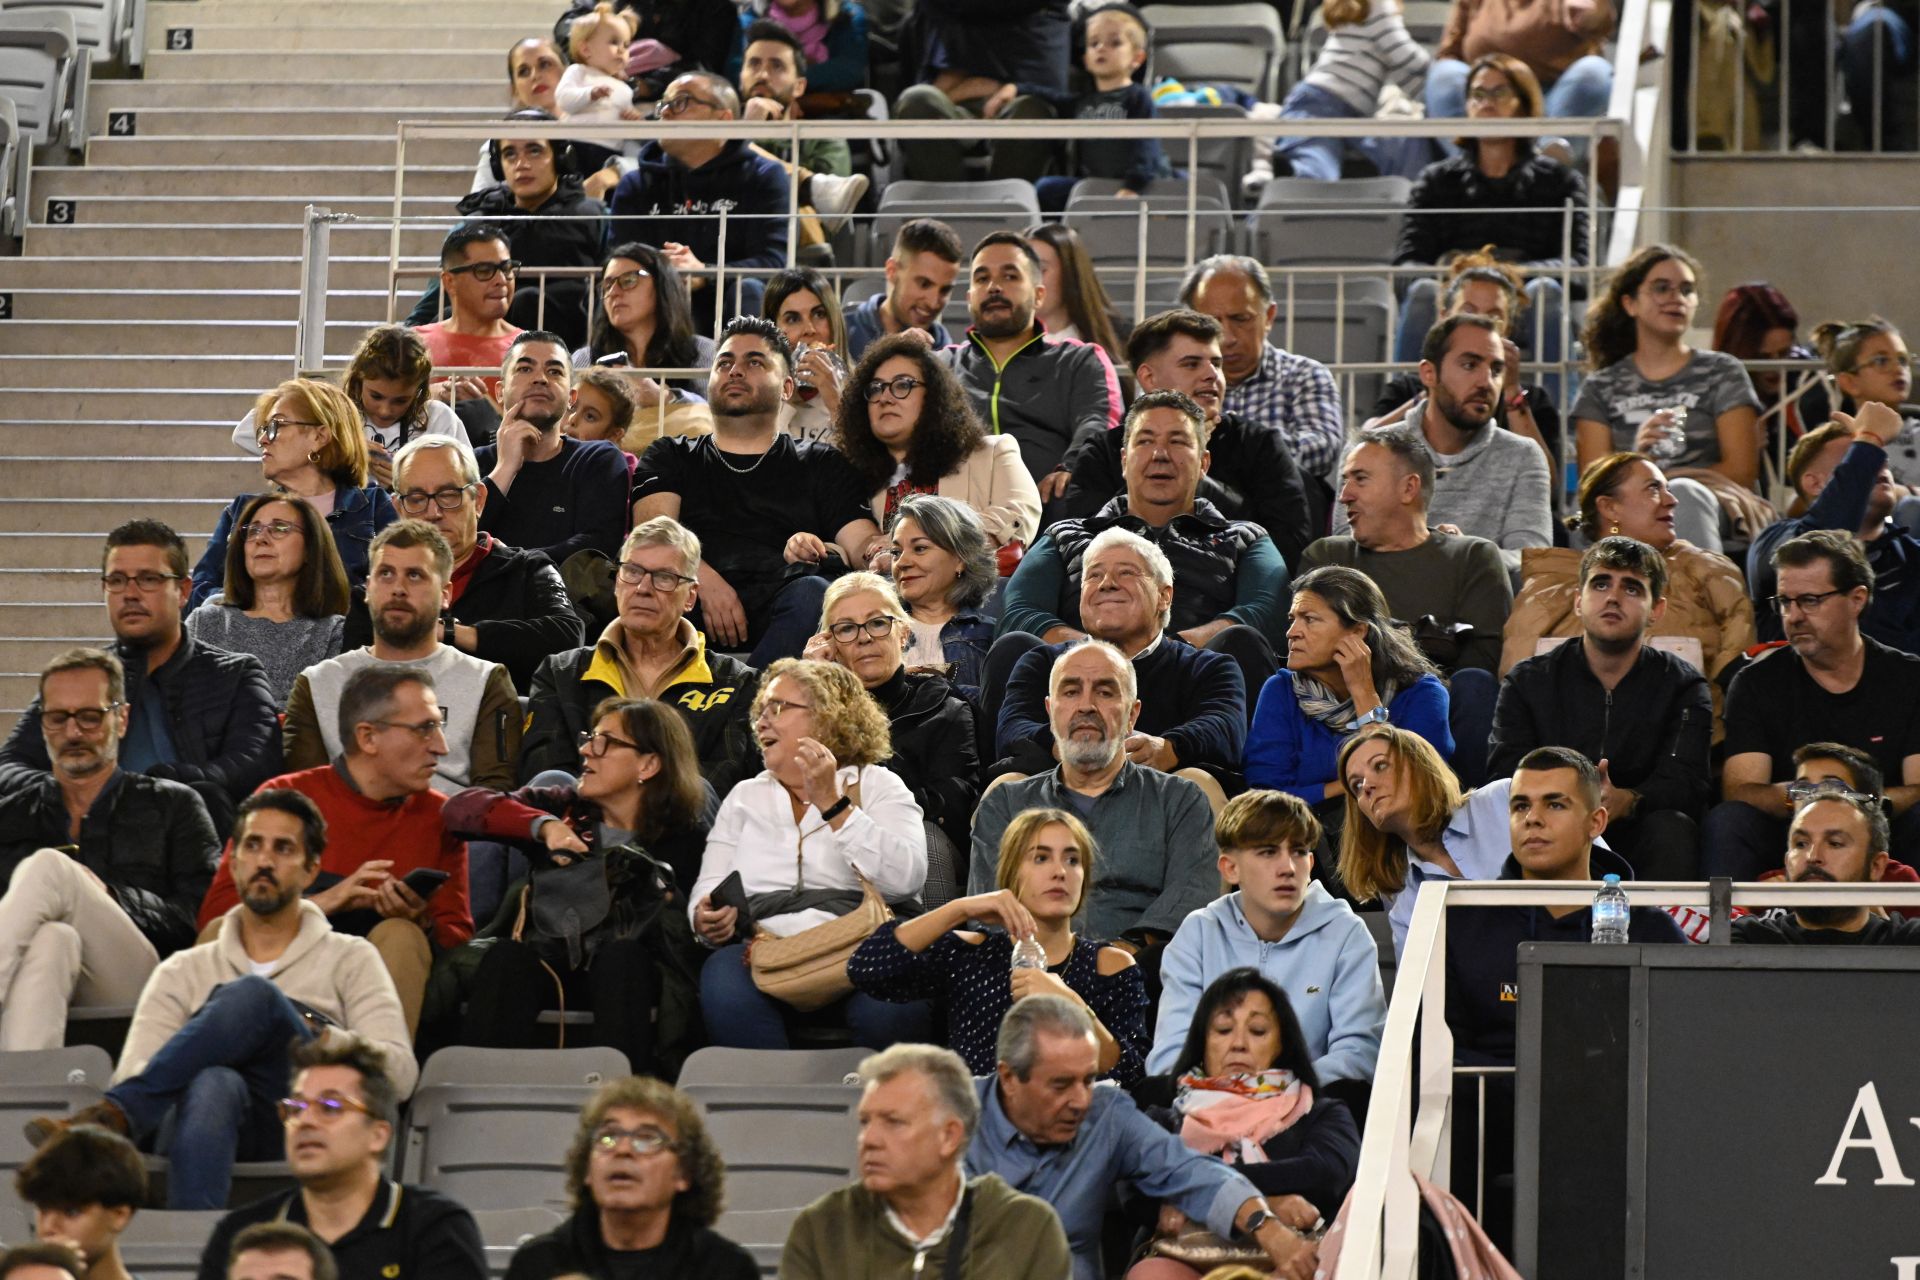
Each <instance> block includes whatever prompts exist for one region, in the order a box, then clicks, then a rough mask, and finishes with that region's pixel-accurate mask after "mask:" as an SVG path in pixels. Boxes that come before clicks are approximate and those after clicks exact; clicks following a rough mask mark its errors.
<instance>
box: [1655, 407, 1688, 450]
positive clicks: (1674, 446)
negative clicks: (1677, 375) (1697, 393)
mask: <svg viewBox="0 0 1920 1280" xmlns="http://www.w3.org/2000/svg"><path fill="white" fill-rule="evenodd" d="M1667 414H1668V420H1667V425H1666V426H1665V427H1664V428H1662V429H1661V432H1660V435H1659V437H1658V438H1656V439H1655V440H1653V441H1651V442H1650V443H1649V444H1648V445H1647V456H1648V457H1650V458H1652V459H1653V460H1654V461H1656V462H1671V461H1673V460H1674V459H1675V458H1677V457H1679V456H1680V455H1681V454H1683V453H1685V452H1686V451H1687V408H1686V406H1685V405H1678V404H1677V405H1674V406H1673V407H1672V408H1671V409H1669V410H1667Z"/></svg>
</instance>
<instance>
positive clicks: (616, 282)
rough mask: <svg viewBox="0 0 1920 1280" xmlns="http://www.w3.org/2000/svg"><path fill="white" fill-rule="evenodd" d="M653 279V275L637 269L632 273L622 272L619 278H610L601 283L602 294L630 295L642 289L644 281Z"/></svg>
mask: <svg viewBox="0 0 1920 1280" xmlns="http://www.w3.org/2000/svg"><path fill="white" fill-rule="evenodd" d="M651 279H653V273H652V272H650V271H643V270H641V269H640V268H639V267H635V268H634V269H633V270H631V271H622V272H621V273H620V274H619V275H617V276H608V277H607V278H606V279H605V280H602V281H601V282H600V292H602V293H630V292H632V291H633V290H635V289H638V288H639V287H640V282H641V281H642V280H651Z"/></svg>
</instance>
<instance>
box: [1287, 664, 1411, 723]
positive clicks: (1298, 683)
mask: <svg viewBox="0 0 1920 1280" xmlns="http://www.w3.org/2000/svg"><path fill="white" fill-rule="evenodd" d="M1399 692H1400V686H1399V684H1398V683H1396V682H1395V681H1392V680H1389V681H1387V682H1386V683H1385V684H1383V685H1382V686H1381V687H1380V690H1379V693H1380V705H1381V706H1383V707H1384V706H1390V705H1392V703H1393V696H1394V695H1395V694H1396V693H1399ZM1293 697H1294V700H1295V701H1296V702H1298V703H1299V704H1300V714H1301V715H1303V716H1305V717H1306V718H1307V719H1309V720H1318V721H1319V722H1320V723H1321V724H1324V725H1326V726H1327V728H1329V729H1331V730H1333V731H1334V732H1335V733H1337V734H1339V735H1340V736H1341V737H1345V736H1346V735H1347V734H1349V733H1351V732H1353V722H1354V719H1355V716H1354V710H1353V699H1352V698H1340V697H1336V696H1334V692H1333V690H1332V689H1329V688H1328V687H1327V686H1326V685H1324V684H1321V683H1320V682H1319V681H1318V680H1315V679H1314V678H1313V677H1312V676H1307V675H1301V674H1300V673H1299V672H1297V671H1296V672H1294V674H1293Z"/></svg>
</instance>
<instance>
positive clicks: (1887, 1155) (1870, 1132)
mask: <svg viewBox="0 0 1920 1280" xmlns="http://www.w3.org/2000/svg"><path fill="white" fill-rule="evenodd" d="M1863 1120H1864V1121H1865V1122H1866V1126H1867V1136H1866V1137H1864V1138H1856V1137H1854V1136H1853V1132H1854V1129H1855V1127H1856V1126H1858V1125H1859V1124H1860V1123H1861V1121H1863ZM1856 1147H1860V1148H1864V1149H1866V1150H1868V1151H1871V1152H1873V1154H1874V1158H1875V1159H1877V1160H1878V1161H1879V1162H1880V1176H1879V1177H1877V1178H1875V1179H1874V1180H1873V1185H1874V1186H1876V1187H1910V1186H1912V1185H1913V1179H1912V1178H1909V1177H1908V1176H1907V1175H1906V1174H1905V1173H1904V1172H1902V1171H1901V1168H1900V1157H1899V1154H1898V1153H1896V1152H1895V1151H1894V1149H1893V1135H1892V1134H1890V1133H1888V1132H1887V1117H1886V1115H1885V1114H1884V1113H1883V1112H1882V1111H1881V1110H1880V1094H1879V1092H1878V1091H1877V1090H1875V1089H1874V1087H1873V1081H1871V1080H1869V1081H1867V1082H1866V1083H1865V1084H1863V1085H1861V1086H1860V1092H1859V1093H1857V1094H1855V1095H1854V1096H1853V1110H1852V1111H1850V1112H1848V1113H1847V1127H1846V1128H1845V1129H1844V1130H1842V1131H1841V1134H1840V1145H1838V1146H1836V1147H1835V1148H1834V1149H1833V1160H1832V1162H1831V1163H1829V1164H1828V1165H1827V1172H1826V1175H1825V1176H1824V1177H1820V1178H1815V1179H1814V1182H1813V1185H1814V1186H1816V1187H1844V1186H1846V1185H1847V1180H1846V1179H1845V1178H1843V1177H1841V1176H1840V1162H1841V1161H1842V1160H1844V1159H1846V1157H1847V1152H1849V1151H1851V1150H1853V1149H1854V1148H1856Z"/></svg>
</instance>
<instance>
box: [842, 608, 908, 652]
mask: <svg viewBox="0 0 1920 1280" xmlns="http://www.w3.org/2000/svg"><path fill="white" fill-rule="evenodd" d="M899 623H900V619H898V618H896V617H894V616H893V615H892V614H890V613H883V614H880V615H878V616H877V617H872V618H868V619H867V620H866V621H865V622H836V623H834V624H833V625H832V626H830V627H828V628H827V634H828V635H830V636H832V637H833V638H834V639H835V640H838V641H839V642H840V643H841V644H852V643H853V642H854V641H856V640H858V639H859V638H860V633H861V632H863V631H864V632H866V633H867V634H868V635H870V636H872V637H873V638H874V639H875V640H879V639H881V638H883V637H885V636H887V635H888V634H890V633H891V632H892V631H893V629H894V628H895V627H896V626H898V625H899Z"/></svg>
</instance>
